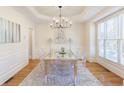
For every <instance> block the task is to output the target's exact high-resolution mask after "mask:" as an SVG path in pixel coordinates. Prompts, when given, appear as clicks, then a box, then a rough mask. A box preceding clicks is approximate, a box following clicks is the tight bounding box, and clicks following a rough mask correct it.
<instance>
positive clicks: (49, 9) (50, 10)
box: [35, 6, 85, 17]
mask: <svg viewBox="0 0 124 93" xmlns="http://www.w3.org/2000/svg"><path fill="white" fill-rule="evenodd" d="M84 8H85V7H84V6H63V7H62V15H63V16H70V17H71V16H76V15H79V14H80V13H81V12H83V10H84ZM35 9H36V10H37V12H39V13H40V14H42V15H46V16H52V17H53V16H58V15H59V12H60V11H59V8H58V6H36V7H35Z"/></svg>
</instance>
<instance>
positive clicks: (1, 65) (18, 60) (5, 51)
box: [0, 7, 34, 84]
mask: <svg viewBox="0 0 124 93" xmlns="http://www.w3.org/2000/svg"><path fill="white" fill-rule="evenodd" d="M0 17H4V18H6V19H8V20H11V21H13V22H16V23H19V24H20V25H21V42H20V43H5V44H0V84H2V83H3V82H5V81H6V80H7V79H9V78H10V77H12V76H13V75H14V74H15V73H17V72H18V71H19V70H20V69H22V68H23V67H24V66H25V65H27V64H28V58H29V55H28V44H29V43H28V40H29V37H28V36H29V28H34V26H33V24H32V22H30V21H29V20H28V18H26V17H25V16H23V14H21V13H19V12H18V11H16V10H15V9H14V7H0Z"/></svg>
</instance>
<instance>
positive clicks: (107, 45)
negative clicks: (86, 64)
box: [97, 14, 124, 65]
mask: <svg viewBox="0 0 124 93" xmlns="http://www.w3.org/2000/svg"><path fill="white" fill-rule="evenodd" d="M123 23H124V14H120V15H117V16H114V17H111V18H109V19H107V20H105V21H103V22H99V23H98V24H97V29H98V38H97V40H98V55H99V56H100V57H103V58H106V59H108V60H110V61H112V62H116V63H121V64H123V65H124V26H123V25H124V24H123Z"/></svg>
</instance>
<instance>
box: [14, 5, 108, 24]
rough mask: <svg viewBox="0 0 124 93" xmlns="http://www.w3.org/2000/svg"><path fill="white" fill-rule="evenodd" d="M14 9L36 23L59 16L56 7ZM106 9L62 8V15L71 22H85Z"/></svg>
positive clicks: (92, 7)
mask: <svg viewBox="0 0 124 93" xmlns="http://www.w3.org/2000/svg"><path fill="white" fill-rule="evenodd" d="M15 8H16V9H17V10H18V11H20V12H21V13H23V14H25V15H26V16H27V17H28V18H30V19H32V20H33V21H35V22H38V23H44V22H50V21H51V20H52V18H53V17H55V16H58V15H59V8H58V7H57V6H30V7H29V6H28V7H26V6H20V7H15ZM106 8H107V7H105V6H63V7H62V15H63V16H67V17H69V18H70V19H71V20H72V22H85V21H87V20H89V19H91V18H93V17H94V16H95V15H97V14H98V13H100V12H102V11H103V10H104V9H106Z"/></svg>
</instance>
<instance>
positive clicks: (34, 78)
mask: <svg viewBox="0 0 124 93" xmlns="http://www.w3.org/2000/svg"><path fill="white" fill-rule="evenodd" d="M70 68H71V67H68V69H66V70H61V68H60V67H59V66H56V65H53V66H50V69H49V72H50V73H49V74H48V81H47V84H46V83H45V76H44V71H43V65H42V66H41V65H40V64H38V66H37V67H36V68H35V69H34V70H33V71H32V72H31V73H30V74H29V75H28V76H27V77H26V78H25V79H24V80H23V81H22V82H21V83H20V86H74V85H75V83H74V76H73V74H74V72H73V70H72V69H70ZM101 85H102V84H101V82H100V81H99V80H97V79H96V78H95V77H94V75H93V74H92V73H91V72H90V71H89V70H88V69H87V68H85V67H83V66H82V64H78V76H77V79H76V86H101Z"/></svg>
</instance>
